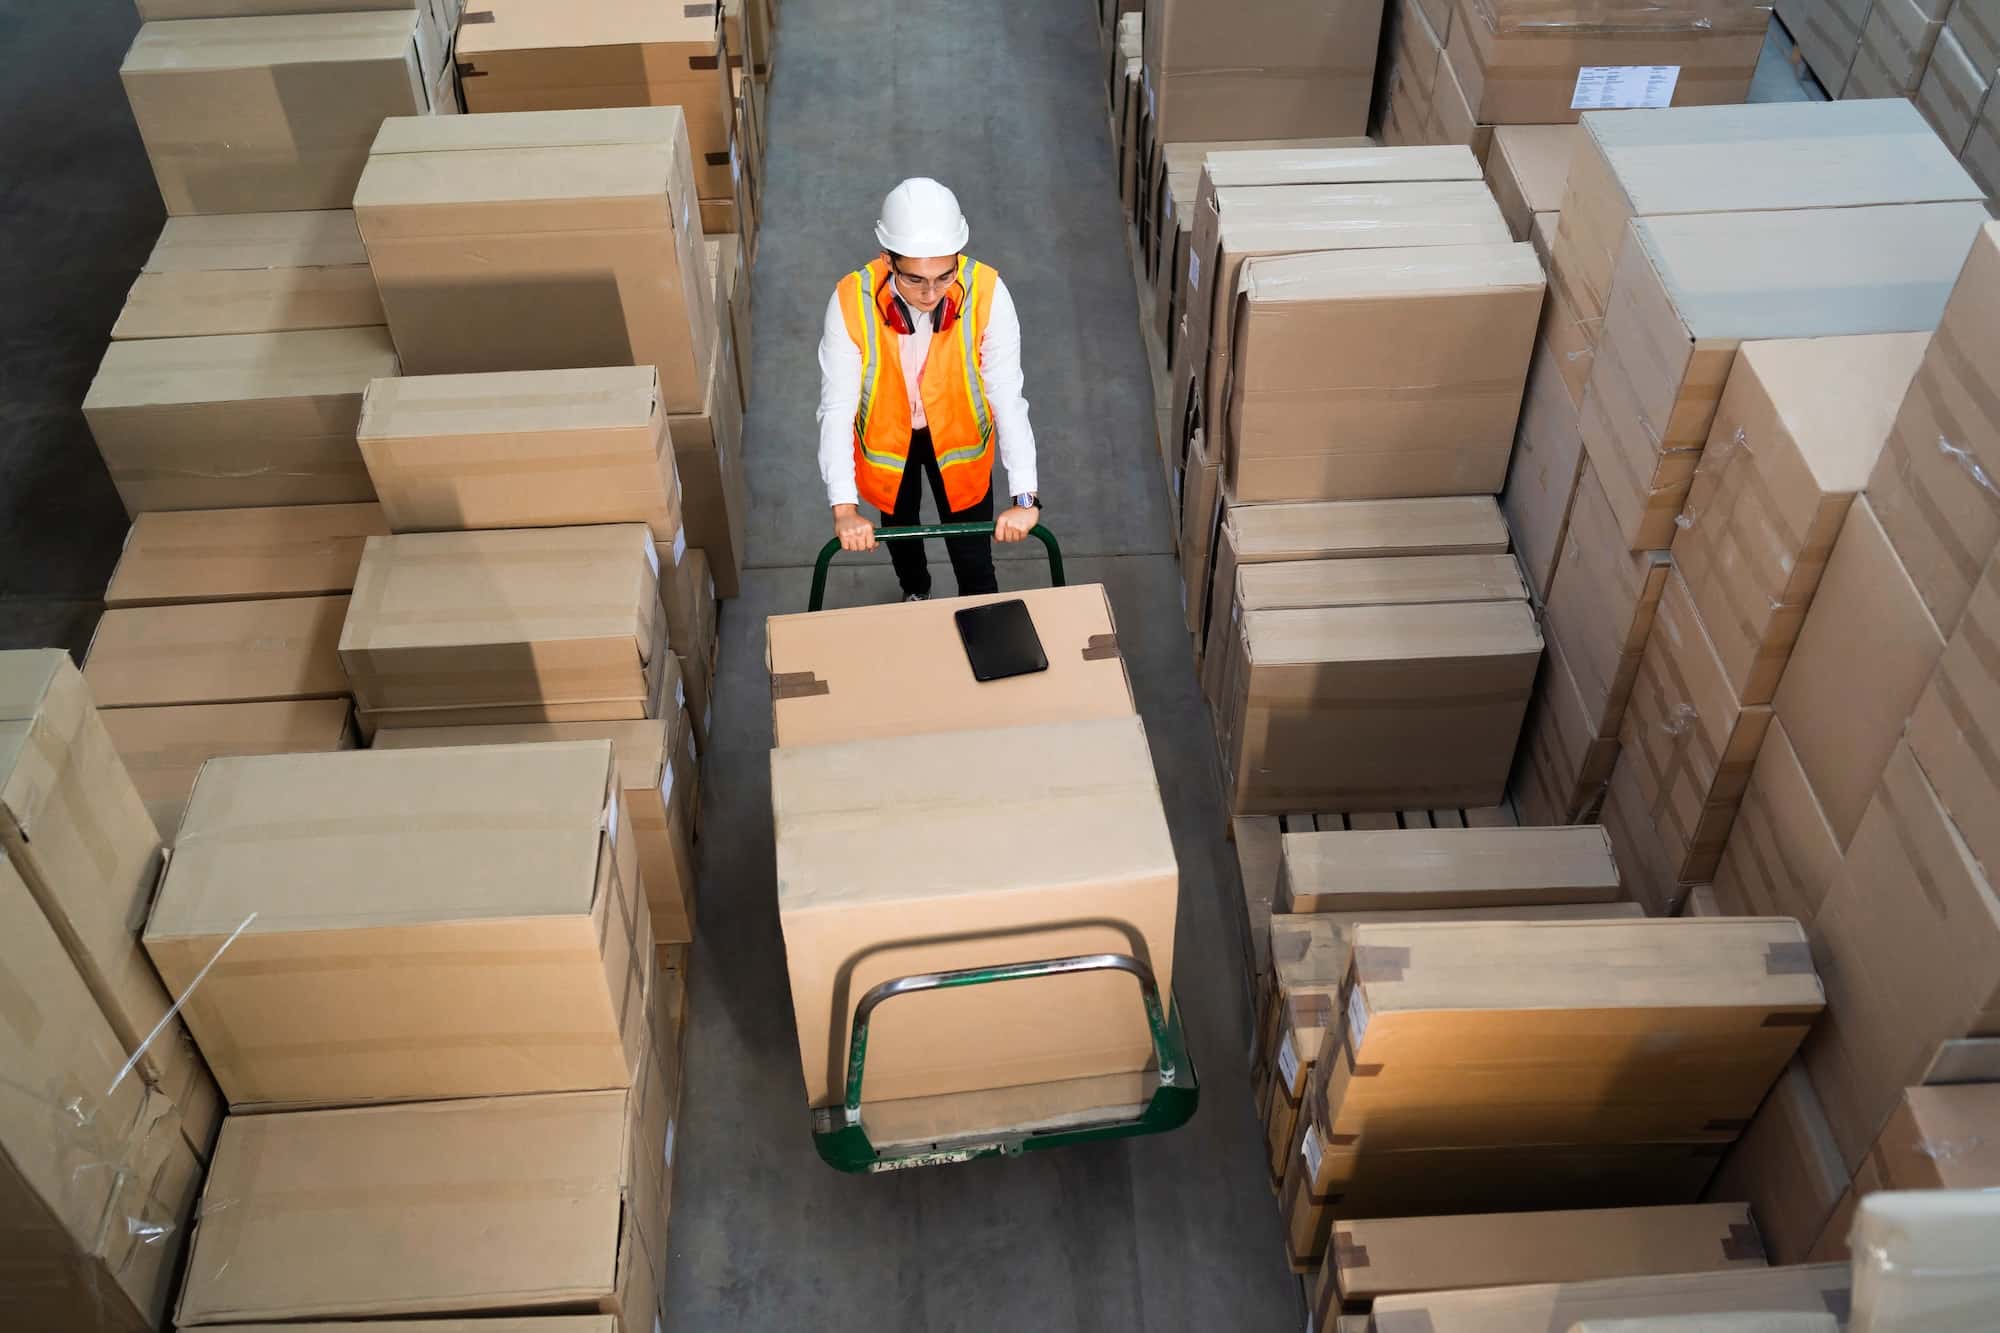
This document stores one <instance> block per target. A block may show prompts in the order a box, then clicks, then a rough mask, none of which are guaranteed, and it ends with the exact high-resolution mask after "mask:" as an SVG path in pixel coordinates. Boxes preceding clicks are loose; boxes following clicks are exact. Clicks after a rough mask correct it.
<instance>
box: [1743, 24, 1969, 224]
mask: <svg viewBox="0 0 2000 1333" xmlns="http://www.w3.org/2000/svg"><path fill="white" fill-rule="evenodd" d="M1787 8H1788V6H1787V5H1785V4H1781V5H1779V7H1778V14H1779V16H1780V17H1781V18H1785V19H1786V21H1787V23H1792V22H1793V21H1794V16H1792V15H1788V14H1787ZM1822 8H1829V9H1833V10H1837V11H1839V12H1840V13H1841V14H1842V15H1843V16H1844V18H1843V23H1842V25H1841V37H1842V39H1843V40H1842V41H1840V42H1839V43H1837V44H1828V43H1824V42H1818V41H1815V42H1813V43H1806V42H1804V41H1802V42H1801V46H1802V47H1803V49H1804V51H1805V56H1806V61H1807V63H1808V64H1810V65H1811V66H1812V69H1813V72H1814V73H1815V74H1816V75H1818V76H1819V80H1820V82H1821V83H1822V84H1824V85H1825V86H1826V91H1827V93H1828V94H1829V95H1830V96H1833V97H1839V98H1871V97H1908V98H1911V99H1913V100H1914V101H1915V102H1916V104H1917V108H1918V110H1920V111H1922V112H1923V113H1924V116H1925V118H1926V119H1927V120H1929V121H1930V123H1931V124H1932V125H1933V126H1935V127H1936V129H1937V132H1938V137H1939V138H1941V139H1943V140H1944V143H1945V146H1946V147H1947V148H1949V149H1950V150H1951V151H1952V152H1953V153H1954V154H1956V155H1957V157H1958V159H1959V160H1960V161H1961V162H1963V163H1964V164H1965V169H1966V170H1967V171H1969V172H1971V173H1972V177H1973V179H1975V180H1977V181H1978V182H1979V184H1980V185H1981V187H1982V188H1984V189H1985V190H1986V192H1987V195H1988V196H1989V197H1992V196H1994V195H1996V194H2000V101H1996V100H1995V99H1994V97H1993V96H1992V92H1993V84H1994V81H1995V78H1996V75H1997V74H2000V6H1996V5H1995V4H1994V3H1993V0H1874V3H1873V4H1860V5H1857V4H1856V3H1855V0H1839V3H1835V4H1830V5H1826V6H1822ZM1857 10H1858V11H1859V12H1861V13H1862V14H1863V15H1864V17H1863V18H1862V19H1861V21H1860V22H1861V26H1860V30H1859V32H1858V34H1856V35H1855V36H1854V37H1853V39H1852V41H1851V43H1850V42H1849V41H1847V40H1846V20H1849V19H1851V18H1852V16H1853V14H1854V13H1855V12H1856V11H1857ZM1815 17H1817V16H1815ZM1793 31H1794V33H1795V34H1796V32H1797V31H1798V29H1797V26H1796V25H1795V26H1794V28H1793ZM1842 50H1845V51H1846V52H1847V57H1848V61H1849V63H1848V65H1847V66H1846V67H1842V66H1841V63H1840V62H1841V55H1840V52H1841V51H1842ZM1823 64H1824V66H1825V67H1824V68H1823V67H1822V65H1823ZM1829 70H1831V71H1833V72H1832V73H1829V72H1828V71H1829Z"/></svg>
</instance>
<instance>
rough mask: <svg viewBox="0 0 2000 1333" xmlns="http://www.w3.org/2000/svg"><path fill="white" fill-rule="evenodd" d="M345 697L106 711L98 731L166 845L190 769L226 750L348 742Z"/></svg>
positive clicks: (302, 750) (275, 750) (317, 747)
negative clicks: (105, 734) (112, 749)
mask: <svg viewBox="0 0 2000 1333" xmlns="http://www.w3.org/2000/svg"><path fill="white" fill-rule="evenodd" d="M347 714H348V704H347V700H345V699H307V700H298V701H293V700H282V701H271V702H267V703H244V704H187V705H182V706H178V707H168V708H110V709H106V710H105V712H104V714H103V718H104V729H105V731H106V732H108V733H109V734H110V737H111V744H112V745H113V746H114V747H116V749H117V751H118V757H119V758H120V759H121V760H123V761H124V764H125V768H126V771H127V772H129V773H130V774H131V775H132V782H133V785H134V786H135V787H137V788H138V791H139V795H140V797H141V798H143V799H144V800H145V802H146V812H147V813H148V814H149V815H151V816H152V818H153V823H154V825H155V826H156V827H158V829H159V831H160V838H161V840H162V841H163V842H165V843H166V844H167V845H168V846H172V845H173V841H174V838H175V836H176V835H177V834H178V833H179V832H180V827H181V816H182V814H183V813H184V812H185V811H186V809H187V803H188V797H189V796H190V795H191V794H192V793H193V791H194V781H195V775H196V774H198V773H199V772H200V771H201V766H202V765H203V764H205V763H207V762H208V761H209V760H211V759H214V758H218V757H220V756H225V755H246V754H307V753H317V752H323V751H328V750H345V749H349V748H350V747H352V746H353V744H354V734H353V732H352V730H351V729H350V728H349V727H348V725H347V722H348V718H347Z"/></svg>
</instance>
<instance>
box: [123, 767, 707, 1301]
mask: <svg viewBox="0 0 2000 1333" xmlns="http://www.w3.org/2000/svg"><path fill="white" fill-rule="evenodd" d="M620 790H621V789H620V774H619V769H618V766H617V764H616V762H615V761H614V746H613V744H612V743H611V742H610V741H608V740H603V739H598V740H592V741H578V742H569V743H551V744H532V745H482V746H471V747H464V748H442V749H414V750H408V751H403V752H398V753H372V752H357V753H350V754H333V755H278V756H264V757H254V758H233V759H218V760H215V761H212V762H211V763H209V764H208V765H207V766H206V767H205V768H204V769H203V770H202V774H201V777H200V779H199V781H198V782H197V784H196V787H195V792H194V795H193V798H192V800H191V802H190V804H189V808H188V814H187V822H186V828H185V831H184V834H183V840H182V845H181V848H180V850H179V852H178V853H177V855H176V856H175V858H174V859H173V861H172V862H171V864H170V868H169V870H168V873H167V875H166V876H165V878H164V879H163V881H162V883H161V886H160V890H159V894H158V896H157V899H156V900H155V902H154V904H153V909H152V913H151V916H150V919H149V921H148V922H147V926H146V931H145V940H146V947H147V950H148V952H149V954H150V955H151V956H152V958H153V959H154V961H155V963H156V964H157V965H158V966H159V967H161V968H162V969H163V972H164V973H165V974H166V975H167V976H169V977H171V978H173V980H172V981H171V982H170V983H169V984H171V985H173V986H174V987H175V988H176V989H177V990H179V991H181V992H183V993H184V995H185V1001H186V1002H185V1006H184V1009H183V1013H184V1015H185V1016H186V1018H187V1021H188V1022H189V1024H190V1026H191V1027H192V1028H193V1029H194V1030H196V1031H197V1033H198V1034H199V1035H198V1036H197V1040H198V1041H205V1042H206V1045H205V1049H206V1050H208V1051H209V1052H211V1054H212V1055H213V1057H214V1059H215V1060H216V1062H217V1065H218V1067H219V1074H218V1080H219V1081H220V1082H221V1083H222V1084H223V1086H224V1090H225V1093H226V1095H227V1096H228V1097H229V1099H230V1101H231V1104H232V1108H233V1109H235V1110H238V1111H249V1110H253V1109H262V1108H286V1109H280V1110H278V1111H277V1113H275V1114H257V1115H250V1114H237V1115H233V1116H231V1118H230V1119H229V1120H228V1121H227V1122H226V1124H225V1125H224V1128H223V1132H222V1137H221V1141H220V1143H219V1144H218V1147H217V1152H216V1159H215V1163H214V1168H213V1171H212V1174H211V1177H210V1181H209V1185H208V1190H209V1193H208V1195H207V1196H206V1197H207V1198H208V1200H209V1204H208V1206H207V1207H205V1208H204V1210H203V1217H202V1220H201V1222H200V1223H199V1225H198V1226H197V1227H196V1229H195V1233H194V1236H193V1239H192V1242H191V1246H192V1252H193V1255H194V1257H193V1259H192V1261H191V1263H190V1265H189V1274H190V1278H189V1281H188V1283H187V1285H186V1287H185V1288H184V1290H183V1291H182V1293H181V1297H180V1303H179V1307H178V1311H177V1320H178V1323H179V1324H180V1325H181V1326H183V1327H189V1326H202V1325H206V1324H210V1323H237V1322H241V1321H243V1320H246V1319H255V1320H296V1319H308V1318H324V1319H328V1320H333V1321H342V1320H346V1319H348V1318H368V1317H376V1316H383V1317H387V1316H394V1315H399V1314H406V1313H415V1312H419V1311H421V1312H423V1313H425V1314H430V1315H445V1316H449V1315H460V1314H463V1315H473V1314H479V1313H484V1312H503V1311H504V1312H509V1313H519V1312H522V1311H529V1312H541V1311H573V1310H575V1309H577V1308H578V1307H579V1306H582V1307H584V1308H588V1309H592V1310H596V1311H598V1312H600V1313H602V1314H605V1315H610V1316H613V1317H614V1321H615V1322H614V1323H613V1324H612V1327H615V1328H617V1329H619V1330H631V1331H632V1333H637V1331H638V1330H641V1329H644V1328H645V1327H647V1326H649V1325H650V1324H651V1323H652V1322H653V1321H654V1320H655V1319H656V1318H657V1317H658V1310H659V1305H658V1292H659V1273H660V1270H661V1268H662V1266H663V1263H664V1245H665V1230H666V1220H667V1205H666V1200H667V1198H668V1196H669V1194H670V1192H671V1188H672V1180H671V1167H672V1161H673V1146H672V1145H673V1140H674V1117H675V1115H676V1110H675V1105H676V1099H677V1097H678V1089H679V1077H678V1069H677V1067H676V1065H677V1060H678V1055H677V1052H678V1049H679V1045H680V1036H679V1031H678V1029H679V1010H680V1007H681V1006H682V1005H683V1003H684V998H685V997H684V993H683V992H681V990H680V988H679V985H678V982H677V981H670V979H669V977H668V976H667V975H666V974H663V973H662V971H661V968H660V959H659V957H658V956H657V955H656V953H655V950H654V947H653V927H652V925H651V922H650V919H649V916H648V905H647V899H646V895H645V893H644V891H643V888H642V884H641V873H640V869H639V863H638V856H639V851H638V840H637V838H636V837H635V836H634V834H633V828H632V823H631V811H630V810H629V809H628V808H627V807H626V805H625V804H624V803H623V802H622V801H621V799H620ZM495 830H504V836H496V833H495ZM302 839H303V841H301V840H302ZM281 863H282V864H283V865H284V866H286V867H287V868H288V869H287V873H282V874H280V873H274V872H273V870H272V867H273V866H274V865H278V864H281ZM330 903H334V904H337V910H334V909H330V908H329V906H328V904H330ZM223 951H227V953H228V955H229V962H230V966H226V967H222V968H213V967H211V966H210V963H211V960H212V959H213V958H214V957H215V956H216V955H217V954H218V953H220V952H223ZM670 956H671V955H670ZM279 960H283V961H282V962H280V961H279ZM197 976H199V977H200V980H201V984H200V985H199V986H195V985H193V982H194V980H195V978H196V977H197ZM404 1103H423V1105H406V1104H404ZM339 1108H349V1109H339ZM552 1131H553V1133H554V1135H555V1140H560V1143H557V1144H556V1146H555V1148H554V1149H551V1147H550V1144H551V1143H553V1142H554V1141H555V1140H550V1139H549V1138H548V1136H549V1134H550V1133H551V1132H552ZM537 1144H539V1145H540V1146H535V1145H537ZM552 1150H559V1151H560V1152H561V1153H563V1154H567V1155H566V1156H564V1157H563V1158H562V1162H561V1169H560V1175H561V1176H562V1180H563V1184H562V1185H561V1186H560V1188H558V1189H557V1190H556V1191H555V1192H554V1193H550V1192H549V1191H547V1190H535V1189H530V1190H523V1189H522V1188H521V1187H520V1185H519V1181H520V1179H521V1177H520V1170H521V1163H522V1162H523V1161H524V1160H528V1159H530V1158H534V1159H536V1160H547V1154H548V1152H549V1151H552ZM412 1180H415V1181H419V1182H421V1181H426V1180H435V1181H451V1182H456V1183H457V1185H458V1186H459V1189H458V1191H457V1193H456V1194H455V1195H454V1197H453V1199H446V1200H443V1201H441V1203H440V1208H433V1209H429V1210H426V1211H425V1212H424V1215H423V1221H422V1225H421V1226H420V1227H416V1226H413V1225H412V1224H411V1223H410V1221H409V1218H410V1216H411V1214H410V1213H409V1210H408V1209H407V1208H404V1207H402V1206H401V1205H399V1204H394V1203H393V1195H394V1191H393V1190H392V1191H389V1192H388V1193H387V1194H384V1193H382V1191H381V1190H379V1189H377V1188H375V1187H374V1185H373V1182H377V1181H380V1182H383V1183H384V1184H386V1183H388V1182H393V1181H401V1182H403V1184H404V1185H405V1186H407V1185H408V1183H409V1182H410V1181H412ZM466 1186H471V1187H473V1191H474V1192H473V1193H472V1194H471V1195H466V1194H465V1192H464V1188H465V1187H466ZM357 1188H358V1189H359V1193H358V1194H351V1196H350V1205H349V1206H343V1207H341V1208H339V1209H337V1210H335V1211H336V1214H337V1216H336V1217H333V1218H324V1217H323V1218H319V1220H317V1221H315V1222H313V1223H312V1225H311V1226H309V1227H304V1228H300V1227H299V1225H298V1223H297V1221H296V1219H299V1218H301V1217H312V1216H314V1215H315V1214H316V1213H317V1212H318V1211H319V1210H310V1209H309V1210H307V1211H306V1212H304V1213H301V1211H300V1209H299V1207H298V1204H299V1201H300V1200H301V1199H302V1198H308V1197H312V1196H313V1193H314V1191H316V1190H339V1191H343V1192H352V1191H355V1190H356V1189H357ZM446 1193H447V1194H452V1191H446ZM357 1198H358V1199H361V1200H363V1201H364V1202H362V1203H361V1205H360V1206H358V1207H356V1206H352V1200H353V1199H357ZM385 1198H388V1199H391V1200H392V1202H387V1203H385V1202H382V1200H383V1199H385ZM468 1198H472V1199H476V1201H477V1202H476V1206H468V1205H467V1204H466V1199H468ZM371 1199H372V1200H374V1201H375V1202H373V1203H370V1202H367V1200H371ZM221 1200H227V1201H228V1206H227V1207H222V1206H218V1203H219V1201H221ZM433 1202H440V1201H439V1200H437V1199H434V1200H433ZM496 1210H497V1211H496ZM329 1226H331V1227H333V1228H334V1230H333V1231H332V1232H329V1231H328V1230H327V1228H328V1227H329ZM496 1227H497V1230H496ZM384 1235H390V1236H394V1237H396V1238H397V1240H396V1244H397V1249H398V1254H399V1256H400V1261H399V1262H398V1263H395V1264H382V1263H380V1262H378V1261H376V1260H375V1259H374V1258H373V1257H371V1254H372V1251H371V1246H372V1245H373V1244H374V1243H376V1242H379V1240H380V1238H381V1237H383V1236H384ZM371 1237H372V1238H373V1240H370V1241H368V1242H367V1243H363V1238H371ZM496 1237H498V1239H496ZM510 1246H511V1247H512V1248H510ZM475 1252H476V1253H477V1254H478V1255H479V1256H480V1259H479V1261H478V1262H475V1263H472V1264H467V1263H466V1262H465V1260H464V1256H465V1255H466V1254H469V1253H475ZM501 1259H504V1260H505V1262H504V1263H502V1262H500V1260H501Z"/></svg>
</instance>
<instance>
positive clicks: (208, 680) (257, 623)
mask: <svg viewBox="0 0 2000 1333" xmlns="http://www.w3.org/2000/svg"><path fill="white" fill-rule="evenodd" d="M347 604H348V599H347V598H345V597H287V598H282V599H279V600H276V601H245V602H202V603H190V604H187V605H182V606H134V607H126V608H124V609H122V610H117V611H106V612H105V613H104V615H103V617H102V618H100V619H99V620H98V622H97V632H96V634H95V635H93V636H92V637H91V640H90V651H89V652H88V653H86V654H85V655H84V659H83V676H84V679H85V680H87V681H89V682H90V690H91V693H92V694H93V695H94V696H95V697H96V699H97V701H98V703H99V704H100V705H102V706H103V707H105V708H141V707H163V706H166V705H169V704H218V703H252V702H255V701H258V700H263V699H340V698H345V697H346V695H347V692H348V684H347V676H346V674H345V673H344V672H343V671H342V670H341V666H340V657H339V653H338V647H339V642H340V626H341V622H342V620H343V619H345V618H346V616H347Z"/></svg>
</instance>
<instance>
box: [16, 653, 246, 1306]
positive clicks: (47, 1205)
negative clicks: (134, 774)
mask: <svg viewBox="0 0 2000 1333" xmlns="http://www.w3.org/2000/svg"><path fill="white" fill-rule="evenodd" d="M160 865H161V851H160V838H159V834H158V833H157V832H156V831H155V829H154V826H153V821H152V820H151V819H150V818H148V816H147V810H146V805H145V802H144V800H143V799H142V798H141V795H140V793H139V791H138V790H137V789H136V788H135V786H134V785H133V782H132V779H131V778H130V777H129V776H128V775H127V773H126V771H125V769H124V766H123V765H122V764H121V763H120V762H119V758H118V754H117V752H116V750H115V749H114V748H113V745H112V741H111V738H110V736H109V735H108V734H107V731H106V728H105V726H104V724H103V721H102V715H101V714H100V713H99V712H98V710H97V708H96V706H95V704H94V703H93V701H92V699H91V692H90V689H89V687H88V685H87V684H86V682H85V681H84V680H83V678H82V677H81V676H80V674H79V673H78V671H77V669H76V667H75V666H74V665H72V664H71V662H70V660H69V657H68V655H67V654H65V653H63V652H61V651H60V650H57V649H46V650H41V651H26V652H8V653H0V918H4V920H0V973H4V974H5V975H6V976H7V977H8V979H9V993H10V994H11V995H13V996H14V997H15V999H14V1002H12V1003H9V1004H7V1005H5V1006H0V1053H4V1063H5V1065H6V1068H7V1070H8V1076H7V1079H6V1081H5V1089H4V1091H0V1162H4V1164H5V1169H4V1170H0V1180H4V1182H5V1184H4V1186H0V1191H4V1194H5V1197H6V1207H5V1213H6V1218H7V1220H6V1223H5V1224H4V1226H0V1231H4V1233H5V1245H4V1249H5V1253H6V1255H7V1268H8V1271H9V1273H10V1280H9V1281H8V1282H7V1283H5V1284H4V1286H0V1320H4V1321H5V1322H7V1323H8V1324H9V1325H10V1326H18V1327H22V1328H76V1329H89V1330H104V1333H140V1330H147V1329H159V1328H162V1327H164V1325H165V1314H166V1307H167V1305H168V1304H169V1303H170V1301H171V1297H172V1291H173V1284H174V1282H175V1280H176V1275H177V1272H178V1268H179V1263H180V1255H181V1253H182V1252H183V1249H184V1247H185V1244H186V1239H187V1234H186V1233H187V1227H188V1226H189V1224H190V1222H191V1219H192V1216H193V1207H194V1200H195V1194H196V1192H197V1191H198V1190H199V1188H200V1179H201V1164H202V1162H203V1161H205V1160H206V1159H207V1158H208V1155H209V1151H210V1149H211V1148H212V1147H213V1145H214V1142H215V1134H216V1129H217V1126H218V1125H219V1124H220V1123H221V1118H222V1100H221V1096H220V1094H219V1092H218V1091H217V1088H216V1085H215V1082H214V1080H213V1079H212V1078H211V1077H210V1074H209V1071H208V1068H207V1066H206V1064H205V1063H204V1062H203V1060H202V1057H201V1055H200V1054H199V1053H197V1051H196V1050H195V1047H194V1045H193V1043H192V1042H191V1041H190V1040H189V1039H188V1036H187V1032H186V1030H185V1029H184V1028H183V1027H182V1025H181V1022H180V1020H179V1019H178V1018H177V1017H176V1016H175V1013H174V1011H173V1008H172V1006H171V1002H170V994H169V992H168V989H167V987H166V986H164V985H163V984H162V983H161V980H160V978H159V976H158V974H157V973H156V972H155V971H154V969H153V965H152V964H151V963H150V962H149V961H148V960H147V958H146V955H145V952H144V950H143V949H142V947H141V945H140V941H139V933H138V924H139V923H140V922H141V921H143V919H144V916H145V911H146V906H147V903H148V902H149V900H150V899H151V897H152V894H153V889H154V884H155V881H156V880H157V878H158V875H159V870H160Z"/></svg>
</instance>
